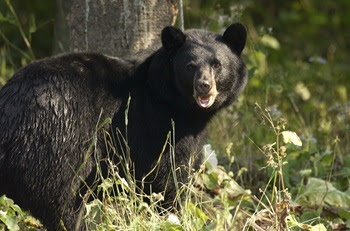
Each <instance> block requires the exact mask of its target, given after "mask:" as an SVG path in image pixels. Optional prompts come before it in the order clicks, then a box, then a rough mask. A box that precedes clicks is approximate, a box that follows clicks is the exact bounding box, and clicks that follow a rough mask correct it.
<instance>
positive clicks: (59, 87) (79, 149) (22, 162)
mask: <svg viewBox="0 0 350 231" xmlns="http://www.w3.org/2000/svg"><path fill="white" fill-rule="evenodd" d="M243 28H244V27H243ZM225 33H226V35H227V34H228V35H229V36H225V38H223V37H222V36H221V35H216V34H213V33H211V32H207V31H203V30H189V31H187V32H186V33H182V32H181V31H180V30H177V29H174V28H169V27H167V28H166V29H165V30H163V33H162V43H163V47H161V48H160V49H158V50H157V51H155V52H154V53H153V54H150V55H147V56H148V57H147V58H142V57H143V56H142V57H141V58H137V59H136V58H135V59H134V58H130V59H127V60H126V59H125V60H122V59H118V58H111V57H107V56H103V55H99V54H90V53H82V54H66V55H60V56H56V57H53V58H48V59H43V60H40V61H37V62H34V63H32V64H30V65H28V66H27V67H24V68H22V69H21V70H19V71H18V72H17V73H16V74H15V75H14V76H13V77H12V79H11V80H9V82H8V83H7V84H6V85H5V86H4V87H3V89H1V91H0V130H1V133H0V180H1V184H0V195H1V194H4V193H5V194H7V195H8V196H9V197H11V198H13V199H14V200H15V201H16V203H18V204H19V205H20V206H21V207H23V208H24V209H28V210H30V211H31V212H32V214H33V215H34V216H36V217H38V218H39V219H40V220H42V222H43V223H44V225H45V226H46V227H47V228H48V230H56V229H59V221H60V219H62V221H63V222H64V225H65V226H66V227H67V229H68V230H73V229H74V226H75V223H76V219H77V216H78V212H79V206H80V204H81V198H80V197H79V196H75V195H77V194H76V193H77V191H78V189H79V187H81V186H80V185H81V184H80V180H79V179H78V177H77V176H80V177H81V178H82V179H84V180H85V181H87V182H90V179H91V178H92V176H93V175H94V169H95V167H96V166H95V160H94V158H93V157H92V156H91V154H90V152H89V151H88V148H89V145H90V144H91V143H92V141H93V139H94V138H95V136H96V135H97V136H98V134H96V135H94V134H95V133H96V131H97V128H96V127H97V125H98V124H99V122H101V121H103V120H105V118H108V117H110V118H113V119H112V127H111V128H110V130H111V131H113V132H115V131H116V128H119V129H120V130H121V133H122V134H126V130H125V108H126V105H127V101H128V98H129V92H130V95H131V103H130V108H129V113H128V121H129V123H128V127H127V134H128V135H127V140H128V145H129V147H130V156H131V160H132V162H133V167H134V169H135V176H136V179H137V180H141V179H142V178H143V177H144V176H145V174H147V173H148V172H149V171H150V170H151V169H152V168H153V167H154V166H155V163H156V162H157V160H158V159H159V155H160V153H161V151H162V148H163V146H164V144H165V142H166V138H167V134H168V133H169V131H172V125H171V121H174V123H175V141H176V142H175V147H174V148H175V166H176V167H178V171H177V174H176V175H177V178H178V181H179V182H180V183H186V182H187V178H188V169H187V167H186V166H188V163H189V159H190V157H191V156H194V157H195V159H196V161H195V163H196V164H195V165H196V166H195V167H198V165H199V163H200V160H201V154H200V152H201V150H202V146H203V144H204V141H205V127H206V125H207V123H208V122H209V121H210V119H211V118H212V116H214V114H215V113H216V112H217V111H218V110H220V109H221V108H223V107H226V106H228V105H229V104H231V103H232V102H233V101H234V100H235V99H236V98H237V96H238V95H239V94H240V93H241V91H242V89H243V87H244V85H245V82H246V75H247V74H246V69H245V65H244V63H243V61H242V60H241V58H240V52H241V50H242V49H243V47H244V44H243V47H242V43H240V42H239V41H238V39H239V38H242V36H243V37H244V38H245V36H246V35H245V33H246V32H245V29H244V30H241V29H240V30H232V28H231V29H229V31H226V32H225ZM232 33H233V34H232ZM234 33H239V34H237V35H234ZM241 33H244V35H242V34H241ZM227 38H231V40H230V41H232V39H233V40H234V42H232V43H231V42H230V41H228V40H227ZM179 41H180V42H179ZM237 41H238V42H237ZM244 43H245V40H244ZM235 44H238V47H237V49H235V48H234V49H233V48H232V46H235ZM236 50H237V52H236V53H235V51H236ZM238 51H239V52H238ZM213 61H215V62H220V63H221V68H216V69H215V70H214V69H212V68H213V67H212V64H213ZM188 63H193V64H195V65H196V67H198V68H201V67H208V68H209V69H210V70H212V72H211V73H214V75H215V76H214V77H215V81H216V85H217V90H218V92H219V95H218V96H217V97H216V100H215V102H214V104H213V105H212V106H211V107H210V108H201V107H200V106H198V104H197V103H196V101H195V99H194V98H193V79H194V76H195V73H196V71H197V70H196V69H191V70H188V69H187V68H186V66H187V65H188ZM98 137H99V136H98ZM97 140H99V139H97ZM97 143H98V145H97V149H98V150H97V151H98V153H100V154H101V155H102V157H103V155H104V154H103V153H104V144H103V142H97ZM117 149H118V150H121V147H117ZM170 162H171V161H170V154H169V145H167V146H166V149H165V152H164V153H163V156H162V158H161V161H160V163H159V165H158V167H157V170H156V171H155V172H154V173H152V174H150V175H149V176H148V177H147V178H146V179H145V182H146V185H145V191H146V192H149V191H150V189H149V186H151V187H152V191H153V192H161V191H164V190H165V191H166V194H165V198H166V200H165V203H164V206H169V205H171V203H172V201H173V199H174V197H175V193H176V190H175V184H174V182H173V181H174V180H173V179H174V178H173V176H171V174H170V173H171V166H170ZM81 166H83V168H81ZM166 185H167V188H166V189H165V186H166ZM81 229H83V227H81Z"/></svg>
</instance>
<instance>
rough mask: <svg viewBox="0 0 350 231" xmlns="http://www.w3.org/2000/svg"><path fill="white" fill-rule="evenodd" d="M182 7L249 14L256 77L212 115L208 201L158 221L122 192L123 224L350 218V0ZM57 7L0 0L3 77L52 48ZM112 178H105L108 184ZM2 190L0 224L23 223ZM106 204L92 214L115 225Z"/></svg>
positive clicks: (333, 223)
mask: <svg viewBox="0 0 350 231" xmlns="http://www.w3.org/2000/svg"><path fill="white" fill-rule="evenodd" d="M184 10H185V28H193V27H195V28H206V29H209V30H213V31H218V32H220V31H221V30H222V29H223V28H225V27H226V26H228V25H229V24H230V23H232V22H235V21H242V22H243V23H244V24H245V25H246V26H247V28H248V31H249V38H248V40H249V41H248V46H247V48H246V49H245V51H244V58H245V60H246V63H247V66H248V69H249V83H248V86H247V88H246V90H245V92H244V93H243V96H242V97H241V98H240V99H239V101H238V102H237V103H236V104H235V105H234V106H232V107H231V108H229V109H228V110H226V111H224V112H223V113H221V114H220V115H218V117H217V118H216V119H215V120H214V121H213V122H212V124H211V128H210V132H209V139H208V143H210V144H211V149H213V150H215V153H216V155H217V156H218V160H219V166H218V167H215V161H214V164H213V163H212V164H207V165H206V168H203V169H202V170H201V171H200V173H199V175H196V176H195V177H194V179H196V182H197V183H194V185H196V187H194V188H197V189H198V187H201V188H202V189H204V191H205V195H202V194H203V193H201V192H197V193H196V195H197V196H196V198H197V197H198V194H200V195H201V197H200V198H201V199H200V201H202V202H203V201H204V202H205V203H200V202H199V200H198V199H197V200H195V202H193V201H190V199H189V198H188V201H187V202H188V203H185V206H184V207H183V210H182V211H181V215H178V216H179V218H178V217H176V216H175V215H172V216H175V218H174V217H171V216H169V218H168V219H165V221H164V222H163V223H161V222H160V221H162V219H163V218H162V217H161V216H159V215H157V214H156V213H154V212H150V211H154V210H153V209H154V208H153V207H152V206H147V205H145V204H142V206H141V205H140V206H139V207H135V208H133V207H131V205H135V204H137V203H136V202H135V200H136V199H135V200H133V199H132V200H128V201H127V200H126V199H125V198H124V197H119V199H115V201H114V202H115V203H117V202H118V203H119V204H123V205H124V207H125V208H128V209H130V211H124V212H120V211H119V210H118V211H115V212H113V213H114V214H120V216H117V217H120V218H121V217H123V222H124V224H125V226H124V228H125V229H126V228H129V229H132V228H133V227H138V225H140V224H142V225H143V226H142V227H144V228H145V229H146V228H149V229H158V228H159V227H161V228H163V229H166V230H181V229H184V230H198V229H206V230H211V229H218V230H220V227H221V228H222V229H230V228H232V227H236V229H237V230H242V229H245V230H248V229H256V230H259V228H260V229H268V227H274V228H275V230H283V229H286V227H288V229H291V230H303V229H304V230H332V229H340V230H341V229H343V230H345V229H350V212H349V211H350V187H349V182H350V155H349V152H350V101H349V100H350V98H349V97H350V93H349V91H350V65H349V60H350V44H349V42H348V41H350V1H348V0H337V1H331V0H325V1H319V0H286V1H278V0H259V1H253V0H237V1H232V0H221V1H220V0H215V1H212V0H202V1H199V0H191V1H189V0H187V1H185V2H184ZM54 12H55V6H54V3H53V1H45V2H43V1H39V0H38V1H34V0H33V1H20V0H13V1H11V2H10V1H9V0H4V1H1V2H0V87H1V86H2V85H3V84H5V82H6V81H7V80H8V79H9V78H10V77H11V76H12V74H13V73H14V71H16V70H17V69H18V68H19V67H21V66H23V65H25V64H27V63H28V62H30V61H32V60H34V59H38V58H41V57H44V56H49V55H51V54H52V50H53V47H54V46H55V44H54V41H55V39H54V20H55V19H54ZM212 165H214V166H212ZM118 182H119V184H124V183H123V181H121V180H118V181H117V183H118ZM236 182H237V183H238V184H237V183H236ZM125 185H127V184H125ZM128 185H129V186H130V183H129V184H128ZM129 186H128V187H129ZM109 187H110V184H109V182H107V181H106V182H105V184H104V185H102V186H101V190H102V191H103V190H106V191H108V190H109ZM243 188H244V189H245V190H244V189H243ZM128 190H129V189H128ZM193 190H194V189H193ZM193 190H192V189H191V190H187V191H186V192H188V191H191V192H193ZM129 191H130V190H129ZM108 192H109V191H108ZM0 196H1V195H0ZM126 197H127V196H126ZM203 198H204V199H203ZM0 199H1V200H0V221H1V222H2V223H1V222H0V230H1V229H2V227H5V226H4V225H7V227H8V228H11V227H16V226H15V225H14V224H13V222H15V220H13V217H14V215H16V214H17V215H18V218H17V219H18V221H19V222H20V224H21V225H23V223H25V222H23V220H24V217H25V215H24V214H23V213H22V211H20V209H19V208H17V207H16V206H15V205H13V202H11V201H10V200H8V199H5V198H4V197H1V198H0ZM118 200H120V201H118ZM101 204H102V202H101V201H98V200H96V201H94V202H92V203H91V204H89V205H88V208H89V209H90V210H89V211H88V212H90V213H93V214H94V215H91V214H90V215H91V216H88V218H87V220H90V219H92V218H93V217H94V216H95V217H96V216H98V217H99V219H101V220H103V219H104V220H103V221H105V226H100V228H101V229H107V228H106V227H107V226H108V224H110V223H111V224H112V223H113V222H111V220H110V218H109V217H108V216H107V218H106V217H105V218H103V219H102V218H101V216H102V215H101V214H102V213H101V212H97V210H96V209H97V208H100V206H101ZM206 204H210V205H213V206H206ZM107 205H108V206H106V208H105V210H108V209H110V206H109V205H111V201H107ZM111 207H113V206H111ZM100 213H101V214H100ZM96 214H98V215H96ZM104 214H105V213H104ZM125 214H128V216H125ZM7 217H10V218H8V219H10V221H9V222H10V223H9V222H8V221H6V219H7ZM135 217H136V218H135ZM128 218H131V219H128ZM170 218H171V219H170ZM174 219H175V221H174ZM92 220H93V219H92ZM106 220H108V222H107V221H106ZM146 220H147V222H146ZM163 220H164V219H163ZM284 221H287V222H284ZM11 222H12V223H11ZM94 222H96V221H90V225H91V226H90V227H93V228H96V227H97V225H96V224H95V223H94ZM157 222H158V223H157ZM127 223H129V225H127ZM113 224H114V223H113ZM151 224H152V225H151ZM133 225H134V226H133ZM30 227H31V228H33V227H36V226H34V225H32V226H30ZM111 227H112V226H111ZM119 227H121V226H119ZM238 227H239V228H238ZM249 227H250V228H249ZM114 228H115V227H114ZM13 230H16V228H13Z"/></svg>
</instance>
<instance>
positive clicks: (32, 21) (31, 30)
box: [29, 14, 37, 34]
mask: <svg viewBox="0 0 350 231" xmlns="http://www.w3.org/2000/svg"><path fill="white" fill-rule="evenodd" d="M36 30H37V27H36V23H35V16H34V14H32V15H30V18H29V33H30V34H32V33H35V32H36Z"/></svg>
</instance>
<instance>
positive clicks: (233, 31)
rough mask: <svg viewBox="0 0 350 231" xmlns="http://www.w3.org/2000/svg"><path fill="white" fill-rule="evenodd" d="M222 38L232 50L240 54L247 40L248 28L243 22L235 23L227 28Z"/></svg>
mask: <svg viewBox="0 0 350 231" xmlns="http://www.w3.org/2000/svg"><path fill="white" fill-rule="evenodd" d="M222 38H223V40H224V41H225V43H226V44H227V45H228V46H229V47H230V48H231V49H232V50H234V51H235V52H236V53H237V54H238V55H240V54H241V53H242V50H243V48H244V46H245V42H246V40H247V30H246V29H245V26H243V24H241V23H234V24H232V25H231V26H229V27H228V28H227V29H226V31H225V32H224V35H223V36H222Z"/></svg>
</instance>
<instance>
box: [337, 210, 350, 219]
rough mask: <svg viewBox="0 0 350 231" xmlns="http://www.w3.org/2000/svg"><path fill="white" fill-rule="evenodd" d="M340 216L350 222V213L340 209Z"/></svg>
mask: <svg viewBox="0 0 350 231" xmlns="http://www.w3.org/2000/svg"><path fill="white" fill-rule="evenodd" d="M338 214H339V216H340V217H341V218H343V219H345V220H350V211H345V210H343V209H340V210H339V211H338Z"/></svg>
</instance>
